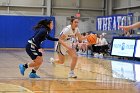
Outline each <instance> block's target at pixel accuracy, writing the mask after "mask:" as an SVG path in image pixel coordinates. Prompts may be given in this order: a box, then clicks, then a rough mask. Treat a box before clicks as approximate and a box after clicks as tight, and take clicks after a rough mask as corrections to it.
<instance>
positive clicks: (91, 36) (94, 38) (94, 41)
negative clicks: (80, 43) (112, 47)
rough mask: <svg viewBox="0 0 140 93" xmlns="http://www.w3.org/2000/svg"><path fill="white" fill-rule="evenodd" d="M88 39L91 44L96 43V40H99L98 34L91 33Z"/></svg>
mask: <svg viewBox="0 0 140 93" xmlns="http://www.w3.org/2000/svg"><path fill="white" fill-rule="evenodd" d="M87 41H88V42H89V43H90V44H96V41H97V35H95V34H91V35H89V36H88V37H87Z"/></svg>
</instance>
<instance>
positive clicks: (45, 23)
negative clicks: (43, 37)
mask: <svg viewBox="0 0 140 93" xmlns="http://www.w3.org/2000/svg"><path fill="white" fill-rule="evenodd" d="M51 21H52V20H51V19H43V20H41V21H39V22H38V23H37V25H36V26H35V27H34V29H35V31H36V30H38V29H40V28H42V27H45V28H46V29H47V31H48V32H49V31H50V30H51V29H50V27H49V25H50V23H51Z"/></svg>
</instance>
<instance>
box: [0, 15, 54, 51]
mask: <svg viewBox="0 0 140 93" xmlns="http://www.w3.org/2000/svg"><path fill="white" fill-rule="evenodd" d="M44 18H51V19H52V20H53V22H54V24H55V18H54V17H47V16H8V15H0V48H25V46H26V43H27V40H28V39H29V38H30V37H31V36H32V35H33V34H34V31H33V26H35V25H36V24H37V23H38V21H39V20H41V19H44ZM54 33H55V25H54V29H53V30H52V32H51V36H54ZM42 47H44V48H54V42H51V41H49V40H47V41H46V42H45V43H43V44H42Z"/></svg>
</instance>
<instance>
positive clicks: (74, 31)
mask: <svg viewBox="0 0 140 93" xmlns="http://www.w3.org/2000/svg"><path fill="white" fill-rule="evenodd" d="M78 23H79V20H78V18H76V17H71V23H70V25H68V26H66V27H65V28H64V29H63V30H62V32H61V33H60V37H59V42H58V44H57V45H56V52H57V54H58V58H59V59H57V60H54V59H53V58H51V59H50V62H52V63H58V64H63V63H64V61H65V55H66V54H68V55H69V56H70V57H71V58H72V62H71V66H70V72H69V74H68V77H69V78H77V76H76V75H75V74H74V68H75V66H76V63H77V59H78V57H77V54H76V50H75V49H74V48H73V47H72V41H71V40H72V38H76V37H77V38H78V40H80V41H82V40H83V39H86V38H87V37H82V35H81V34H80V32H79V28H78Z"/></svg>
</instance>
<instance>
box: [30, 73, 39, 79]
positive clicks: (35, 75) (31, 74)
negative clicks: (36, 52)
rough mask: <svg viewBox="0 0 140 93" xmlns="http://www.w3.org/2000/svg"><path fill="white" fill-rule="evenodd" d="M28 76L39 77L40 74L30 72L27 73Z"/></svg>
mask: <svg viewBox="0 0 140 93" xmlns="http://www.w3.org/2000/svg"><path fill="white" fill-rule="evenodd" d="M29 78H40V76H38V75H37V74H36V73H32V72H31V73H30V74H29Z"/></svg>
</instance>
